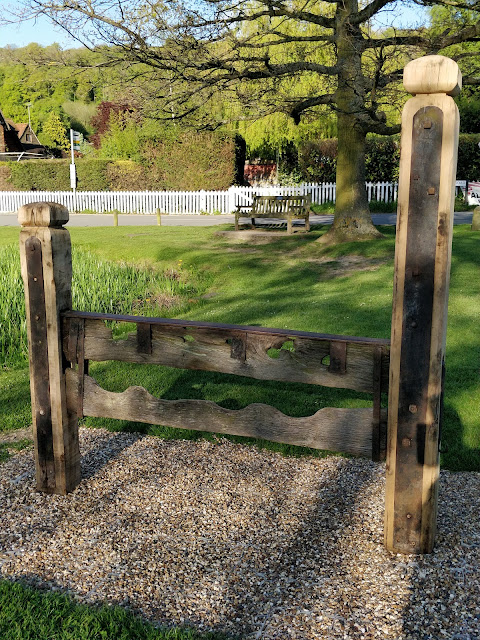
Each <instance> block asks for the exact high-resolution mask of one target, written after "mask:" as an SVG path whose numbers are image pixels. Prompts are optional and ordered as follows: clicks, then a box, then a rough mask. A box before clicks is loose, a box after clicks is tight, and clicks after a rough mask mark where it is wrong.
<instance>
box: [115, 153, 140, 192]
mask: <svg viewBox="0 0 480 640" xmlns="http://www.w3.org/2000/svg"><path fill="white" fill-rule="evenodd" d="M147 173H148V171H147V170H146V168H145V167H144V166H143V165H141V164H138V163H137V162H133V161H132V160H115V161H113V162H109V163H108V164H107V181H108V185H109V188H110V189H111V190H112V191H144V190H145V189H146V188H147V187H146V185H147V183H148V182H147V180H148V179H147Z"/></svg>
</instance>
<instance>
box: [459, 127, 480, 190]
mask: <svg viewBox="0 0 480 640" xmlns="http://www.w3.org/2000/svg"><path fill="white" fill-rule="evenodd" d="M479 142H480V134H479V133H461V134H460V138H459V141H458V164H457V178H458V180H470V182H477V181H479V180H480V148H479V146H478V143H479Z"/></svg>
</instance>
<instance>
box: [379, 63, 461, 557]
mask: <svg viewBox="0 0 480 640" xmlns="http://www.w3.org/2000/svg"><path fill="white" fill-rule="evenodd" d="M404 86H405V89H406V90H407V91H408V92H409V93H412V94H414V96H415V97H414V98H411V99H410V100H408V102H407V103H406V105H405V108H404V110H403V115H402V140H401V159H400V178H399V194H398V219H397V238H396V251H395V278H394V291H393V312H392V338H391V356H390V386H389V398H388V442H387V485H386V502H385V544H386V547H387V548H388V549H389V550H391V551H393V552H398V553H430V552H431V551H432V549H433V544H434V538H435V529H436V516H437V492H438V476H439V444H440V426H441V405H442V390H443V359H444V352H445V335H446V328H447V302H448V286H449V275H450V258H451V242H452V226H453V208H454V198H455V174H456V163H457V149H458V131H459V115H458V109H457V107H456V105H455V103H454V101H453V99H452V98H451V97H450V96H452V95H456V94H457V93H458V92H459V91H460V88H461V74H460V71H459V69H458V66H457V64H456V63H455V62H454V61H453V60H450V59H449V58H445V57H443V56H426V57H424V58H419V59H417V60H414V61H412V62H410V63H409V64H408V65H407V66H406V67H405V72H404Z"/></svg>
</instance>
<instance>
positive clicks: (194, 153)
mask: <svg viewBox="0 0 480 640" xmlns="http://www.w3.org/2000/svg"><path fill="white" fill-rule="evenodd" d="M142 155H143V159H142V162H141V163H137V162H133V161H131V160H99V159H89V158H78V159H76V160H75V164H76V166H77V178H78V184H77V188H78V190H79V191H106V190H112V191H115V190H131V191H137V190H138V191H141V190H145V189H150V190H162V189H177V190H179V191H185V190H197V189H206V190H209V189H228V187H230V186H231V185H232V184H238V183H240V182H242V181H243V167H244V164H245V143H244V141H243V138H241V137H240V136H231V135H223V136H220V135H219V134H216V133H211V132H209V133H193V132H189V133H184V134H182V135H181V136H180V137H179V138H178V139H171V140H163V141H160V142H153V141H150V142H149V143H148V144H146V145H145V147H144V149H143V154H142ZM69 164H70V160H69V159H61V160H28V161H24V162H2V163H0V190H3V191H6V190H10V189H12V190H17V189H19V190H22V191H31V190H32V189H34V190H37V191H68V190H69V189H70V172H69Z"/></svg>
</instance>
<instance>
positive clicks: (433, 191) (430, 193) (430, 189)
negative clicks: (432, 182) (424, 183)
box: [427, 187, 435, 196]
mask: <svg viewBox="0 0 480 640" xmlns="http://www.w3.org/2000/svg"><path fill="white" fill-rule="evenodd" d="M427 193H428V195H429V196H434V195H435V187H429V188H428V191H427Z"/></svg>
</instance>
